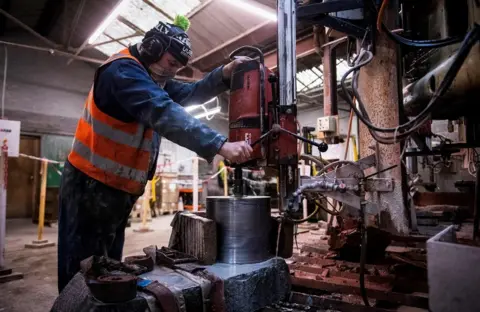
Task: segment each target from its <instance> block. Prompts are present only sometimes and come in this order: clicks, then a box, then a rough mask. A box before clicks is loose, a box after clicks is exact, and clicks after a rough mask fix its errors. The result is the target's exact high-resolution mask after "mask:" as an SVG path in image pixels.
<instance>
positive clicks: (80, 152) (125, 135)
mask: <svg viewBox="0 0 480 312" xmlns="http://www.w3.org/2000/svg"><path fill="white" fill-rule="evenodd" d="M119 58H130V59H133V60H135V61H137V62H138V60H137V59H136V58H134V57H133V56H132V55H130V53H129V52H128V50H127V49H125V50H122V51H120V52H119V53H117V54H115V55H113V56H111V57H110V58H109V59H108V60H107V61H106V62H105V63H104V64H103V65H105V64H108V63H110V62H112V61H114V60H117V59H119ZM103 65H102V66H103ZM152 140H153V131H152V130H151V129H147V128H145V126H143V125H142V124H140V123H137V122H123V121H120V120H118V119H115V118H113V117H111V116H109V115H107V114H105V113H103V112H102V111H101V110H100V109H99V108H98V107H97V105H96V104H95V100H94V98H93V86H92V88H91V89H90V92H89V94H88V97H87V100H86V101H85V107H84V110H83V115H82V117H81V118H80V120H79V122H78V126H77V131H76V132H75V139H74V142H73V146H72V151H71V152H70V154H69V156H68V160H69V161H70V162H71V163H72V165H73V166H75V167H76V168H78V169H79V170H81V171H82V172H84V173H85V174H87V175H88V176H90V177H92V178H94V179H96V180H98V181H100V182H102V183H104V184H106V185H109V186H111V187H113V188H116V189H120V190H123V191H125V192H128V193H131V194H136V195H137V194H141V193H142V192H143V189H144V187H145V184H146V183H147V179H148V170H149V168H150V161H151V157H150V156H151V152H152Z"/></svg>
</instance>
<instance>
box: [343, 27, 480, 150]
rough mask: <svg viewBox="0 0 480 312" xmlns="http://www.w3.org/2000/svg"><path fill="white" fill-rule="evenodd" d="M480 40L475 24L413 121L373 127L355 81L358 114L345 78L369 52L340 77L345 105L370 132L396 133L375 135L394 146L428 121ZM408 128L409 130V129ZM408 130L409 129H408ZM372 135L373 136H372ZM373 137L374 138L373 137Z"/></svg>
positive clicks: (367, 60)
mask: <svg viewBox="0 0 480 312" xmlns="http://www.w3.org/2000/svg"><path fill="white" fill-rule="evenodd" d="M479 38H480V26H479V25H478V24H475V26H474V28H473V29H472V30H471V31H470V32H469V33H468V34H467V36H466V38H465V40H464V42H463V44H462V46H461V47H460V49H459V51H458V53H457V54H456V56H455V58H454V61H453V63H452V65H451V66H450V68H449V69H448V71H447V74H446V75H445V77H444V79H443V80H442V82H441V84H440V87H439V88H438V89H437V91H436V92H435V94H434V95H433V97H432V99H431V100H430V102H429V104H428V105H427V107H425V109H424V110H423V111H422V112H421V113H420V114H419V115H417V116H416V117H415V118H414V119H412V120H410V121H408V122H407V123H405V124H403V125H400V126H398V127H395V128H380V127H377V126H375V125H373V124H372V123H371V121H370V118H369V116H368V113H367V112H366V110H365V105H364V104H363V102H362V100H361V97H360V96H359V94H358V90H357V88H356V86H355V79H354V81H353V82H352V87H353V92H354V95H355V96H356V98H357V100H358V102H359V106H360V109H361V110H362V112H360V111H359V110H358V109H357V107H356V106H355V104H354V103H353V99H352V97H351V95H350V93H348V92H347V88H346V84H345V81H346V78H347V77H348V76H349V75H350V73H352V72H353V71H358V70H359V69H360V68H361V67H363V66H365V65H367V64H368V63H369V62H370V61H371V60H372V58H373V55H372V53H371V52H369V51H364V52H363V55H367V59H366V60H364V61H362V58H363V55H362V57H360V58H359V64H357V65H356V66H354V67H353V68H351V69H349V70H348V71H347V72H346V73H345V74H344V75H343V77H342V79H341V85H342V89H343V91H344V93H345V99H346V100H347V103H348V104H349V105H350V107H351V108H352V109H353V110H354V112H355V114H356V115H357V116H358V118H359V119H360V120H361V121H362V122H363V123H364V124H365V125H366V126H367V127H368V128H369V129H370V130H371V132H372V131H379V132H396V133H397V135H395V136H392V137H380V136H378V135H376V137H377V138H379V140H378V141H379V142H381V143H384V144H394V143H396V141H397V140H396V139H404V138H406V137H408V136H409V135H410V134H411V133H413V132H414V131H416V130H417V129H418V128H420V127H421V126H422V124H423V123H424V122H425V121H426V120H428V119H429V114H430V112H431V111H432V109H433V108H434V107H435V106H436V104H437V103H438V98H439V97H441V96H443V95H444V94H445V92H446V91H447V90H448V88H449V87H450V85H451V84H452V83H453V81H454V79H455V77H456V76H457V74H458V71H459V70H460V68H461V67H462V65H463V63H464V62H465V59H466V58H467V56H468V54H469V52H470V50H471V48H472V47H473V45H474V44H475V43H476V42H477V41H478V40H479ZM409 127H410V128H409ZM408 128H409V129H408ZM372 135H373V134H372ZM374 137H375V136H374Z"/></svg>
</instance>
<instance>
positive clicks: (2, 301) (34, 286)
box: [0, 216, 172, 312]
mask: <svg viewBox="0 0 480 312" xmlns="http://www.w3.org/2000/svg"><path fill="white" fill-rule="evenodd" d="M171 220H172V216H161V217H157V218H155V219H152V222H149V223H148V226H149V228H151V229H153V230H154V231H153V232H147V233H136V232H134V231H133V230H134V229H138V228H139V227H140V226H141V224H139V223H132V226H131V227H129V228H127V229H126V231H125V234H126V238H125V247H124V257H126V256H131V255H136V254H143V251H142V250H143V248H144V247H146V246H149V245H157V246H158V247H161V246H167V245H168V240H169V238H170V232H171V228H170V222H171ZM43 238H44V239H48V240H49V241H50V242H55V243H56V242H57V228H56V225H53V226H52V227H46V228H45V230H44V237H43ZM36 239H37V226H36V225H35V224H32V222H31V220H29V219H12V220H7V237H6V245H5V260H6V267H7V268H10V269H13V271H14V272H19V273H23V274H24V278H23V279H22V280H18V281H12V282H8V283H5V284H0V285H1V286H0V289H1V291H0V312H24V311H29V312H36V311H38V312H44V311H49V310H50V308H51V306H52V304H53V302H54V301H55V299H56V297H57V296H58V290H57V247H56V246H55V247H49V248H45V249H25V244H26V243H31V242H32V241H33V240H36Z"/></svg>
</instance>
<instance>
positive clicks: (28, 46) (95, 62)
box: [0, 40, 105, 64]
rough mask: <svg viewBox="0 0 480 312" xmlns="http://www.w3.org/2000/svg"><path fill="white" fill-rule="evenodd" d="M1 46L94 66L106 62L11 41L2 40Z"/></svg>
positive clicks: (0, 41)
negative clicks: (72, 59)
mask: <svg viewBox="0 0 480 312" xmlns="http://www.w3.org/2000/svg"><path fill="white" fill-rule="evenodd" d="M0 44H5V45H9V46H12V47H17V48H25V49H31V50H36V51H42V52H47V53H49V54H51V55H58V56H64V57H69V58H75V59H77V60H79V61H85V62H89V63H94V64H102V63H103V62H105V61H104V60H100V59H96V58H91V57H85V56H78V55H73V54H71V53H68V52H63V51H60V50H57V49H53V48H44V47H37V46H32V45H28V44H21V43H14V42H9V41H2V40H0Z"/></svg>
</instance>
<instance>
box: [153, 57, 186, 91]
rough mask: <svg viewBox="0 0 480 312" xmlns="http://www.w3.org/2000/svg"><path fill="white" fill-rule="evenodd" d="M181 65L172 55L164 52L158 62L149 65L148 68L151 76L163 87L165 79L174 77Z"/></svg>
mask: <svg viewBox="0 0 480 312" xmlns="http://www.w3.org/2000/svg"><path fill="white" fill-rule="evenodd" d="M181 67H182V64H180V62H179V61H177V59H176V58H175V57H174V56H173V55H171V54H170V53H168V52H166V53H164V54H163V56H162V58H161V59H160V60H159V61H158V62H156V63H153V64H152V65H150V67H149V69H150V72H151V73H152V78H153V79H154V80H155V81H156V82H157V83H159V84H160V85H161V86H162V87H163V86H164V85H165V83H166V82H167V80H169V79H172V78H173V77H175V74H176V73H177V71H178V70H179V69H180V68H181Z"/></svg>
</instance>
